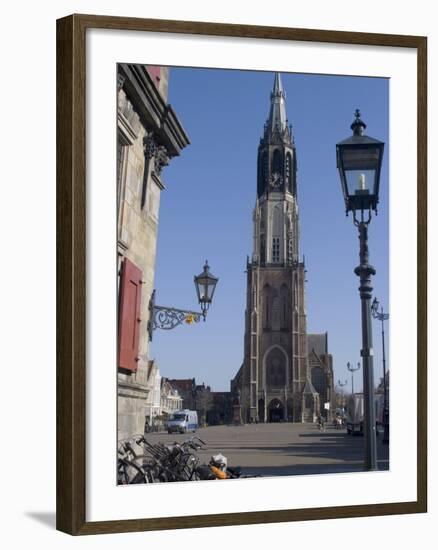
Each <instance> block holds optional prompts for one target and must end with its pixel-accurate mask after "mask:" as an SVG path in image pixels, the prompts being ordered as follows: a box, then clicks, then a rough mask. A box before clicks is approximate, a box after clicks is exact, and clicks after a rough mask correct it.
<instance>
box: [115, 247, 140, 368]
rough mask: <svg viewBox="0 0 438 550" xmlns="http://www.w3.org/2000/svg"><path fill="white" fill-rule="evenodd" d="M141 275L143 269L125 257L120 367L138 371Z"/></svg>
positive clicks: (121, 286) (120, 309) (120, 314)
mask: <svg viewBox="0 0 438 550" xmlns="http://www.w3.org/2000/svg"><path fill="white" fill-rule="evenodd" d="M141 275H142V272H141V270H140V269H138V267H137V266H135V265H134V264H133V263H132V262H131V261H130V260H128V258H124V260H123V264H122V277H121V281H120V302H119V367H120V368H121V369H127V370H130V371H136V370H137V366H138V344H139V339H140V305H141Z"/></svg>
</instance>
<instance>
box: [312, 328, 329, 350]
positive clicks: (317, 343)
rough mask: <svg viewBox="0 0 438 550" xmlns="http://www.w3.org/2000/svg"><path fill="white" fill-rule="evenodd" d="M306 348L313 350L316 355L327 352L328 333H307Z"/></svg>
mask: <svg viewBox="0 0 438 550" xmlns="http://www.w3.org/2000/svg"><path fill="white" fill-rule="evenodd" d="M307 349H308V350H309V352H311V351H314V352H315V353H316V355H327V354H328V333H327V332H323V333H321V334H308V335H307Z"/></svg>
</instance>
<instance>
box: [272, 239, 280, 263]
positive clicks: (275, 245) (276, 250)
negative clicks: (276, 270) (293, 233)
mask: <svg viewBox="0 0 438 550" xmlns="http://www.w3.org/2000/svg"><path fill="white" fill-rule="evenodd" d="M272 261H273V262H274V263H278V262H279V261H280V239H279V238H278V237H274V238H273V239H272Z"/></svg>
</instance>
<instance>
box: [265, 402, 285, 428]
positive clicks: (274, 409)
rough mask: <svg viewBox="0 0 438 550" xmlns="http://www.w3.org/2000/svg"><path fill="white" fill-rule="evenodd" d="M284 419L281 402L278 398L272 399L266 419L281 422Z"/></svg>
mask: <svg viewBox="0 0 438 550" xmlns="http://www.w3.org/2000/svg"><path fill="white" fill-rule="evenodd" d="M283 419H284V407H283V403H282V402H281V401H280V400H279V399H273V400H272V401H271V402H270V403H269V407H268V421H269V422H281V421H282V420H283Z"/></svg>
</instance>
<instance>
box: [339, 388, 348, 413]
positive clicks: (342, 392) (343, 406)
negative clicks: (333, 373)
mask: <svg viewBox="0 0 438 550" xmlns="http://www.w3.org/2000/svg"><path fill="white" fill-rule="evenodd" d="M347 384H348V382H347V380H345V382H341V381H340V380H338V386H340V387H341V404H342V415H343V414H344V408H345V402H344V386H346V385H347Z"/></svg>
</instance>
